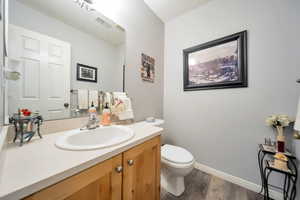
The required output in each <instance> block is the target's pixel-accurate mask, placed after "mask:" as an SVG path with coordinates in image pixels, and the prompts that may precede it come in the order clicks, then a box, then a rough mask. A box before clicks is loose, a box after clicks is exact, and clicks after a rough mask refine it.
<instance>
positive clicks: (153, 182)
mask: <svg viewBox="0 0 300 200" xmlns="http://www.w3.org/2000/svg"><path fill="white" fill-rule="evenodd" d="M127 127H129V128H131V129H132V130H133V131H134V132H135V136H134V137H133V138H132V139H130V140H129V141H127V142H125V143H122V144H119V145H116V146H112V147H107V148H103V149H95V150H89V151H69V150H63V149H60V148H57V147H56V146H55V145H54V144H55V141H56V140H57V139H58V138H59V137H61V135H62V134H63V133H62V132H60V133H54V134H49V135H45V137H44V138H43V139H41V140H39V139H36V140H33V141H32V142H31V143H29V144H27V145H24V146H23V147H18V146H15V145H8V147H7V148H6V149H5V151H6V160H5V162H4V166H3V170H2V172H1V174H0V175H1V176H3V180H6V182H2V183H1V184H0V199H1V200H2V199H3V200H5V199H25V200H47V199H48V200H52V199H55V200H59V199H68V200H77V199H78V200H79V199H95V200H97V199H99V200H121V199H123V200H132V199H143V200H147V199H149V200H159V199H160V160H161V158H160V146H161V143H160V135H161V132H162V130H163V129H162V128H159V127H154V126H151V125H148V124H146V123H145V122H139V123H135V124H132V125H128V126H127ZM21 155H24V156H21ZM16 157H17V158H18V161H16V159H15V158H16ZM16 163H19V164H16Z"/></svg>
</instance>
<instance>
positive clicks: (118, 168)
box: [116, 165, 123, 173]
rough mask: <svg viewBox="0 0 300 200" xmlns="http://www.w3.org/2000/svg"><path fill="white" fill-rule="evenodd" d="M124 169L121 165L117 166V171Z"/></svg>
mask: <svg viewBox="0 0 300 200" xmlns="http://www.w3.org/2000/svg"><path fill="white" fill-rule="evenodd" d="M122 171H123V167H122V166H121V165H120V166H118V167H116V172H118V173H121V172H122Z"/></svg>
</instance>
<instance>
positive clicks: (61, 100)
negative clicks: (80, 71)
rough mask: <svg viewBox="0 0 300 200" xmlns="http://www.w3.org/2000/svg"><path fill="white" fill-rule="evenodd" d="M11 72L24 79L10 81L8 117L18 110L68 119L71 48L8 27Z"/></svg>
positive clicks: (63, 43) (18, 28)
mask: <svg viewBox="0 0 300 200" xmlns="http://www.w3.org/2000/svg"><path fill="white" fill-rule="evenodd" d="M9 40H10V42H9V55H10V56H11V57H13V58H15V59H17V60H19V62H10V63H9V66H8V67H9V68H10V70H13V71H16V72H19V73H20V74H21V79H20V80H18V81H11V82H9V83H8V84H9V85H8V87H9V90H8V92H9V94H8V97H9V114H13V113H16V112H17V109H18V108H27V109H29V110H31V111H33V112H35V111H39V112H40V114H41V115H42V116H43V117H44V119H57V118H66V117H68V116H69V106H66V105H69V103H70V92H69V91H70V74H71V72H70V68H71V66H70V65H71V64H70V62H71V45H70V44H69V43H67V42H64V41H61V40H57V39H55V38H51V37H48V36H46V35H43V34H40V33H37V32H33V31H30V30H27V29H24V28H21V27H18V26H14V25H10V27H9Z"/></svg>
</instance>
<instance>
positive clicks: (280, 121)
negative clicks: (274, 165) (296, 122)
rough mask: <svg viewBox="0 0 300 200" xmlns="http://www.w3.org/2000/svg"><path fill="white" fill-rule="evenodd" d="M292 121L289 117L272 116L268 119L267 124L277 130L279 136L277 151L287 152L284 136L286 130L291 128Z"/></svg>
mask: <svg viewBox="0 0 300 200" xmlns="http://www.w3.org/2000/svg"><path fill="white" fill-rule="evenodd" d="M291 122H292V121H291V120H290V119H289V117H288V116H287V115H271V116H269V117H268V118H267V119H266V123H267V125H269V126H272V127H274V128H276V130H277V132H278V135H277V151H278V152H284V151H285V137H284V135H283V131H284V128H285V127H287V126H289V125H290V123H291Z"/></svg>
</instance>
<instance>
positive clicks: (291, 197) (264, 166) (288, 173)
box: [258, 144, 298, 200]
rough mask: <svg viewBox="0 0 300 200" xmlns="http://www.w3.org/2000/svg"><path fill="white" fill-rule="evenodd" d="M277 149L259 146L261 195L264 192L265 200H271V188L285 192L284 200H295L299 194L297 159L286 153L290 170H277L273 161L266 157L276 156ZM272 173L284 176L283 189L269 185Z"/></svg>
mask: <svg viewBox="0 0 300 200" xmlns="http://www.w3.org/2000/svg"><path fill="white" fill-rule="evenodd" d="M275 154H276V149H275V147H270V146H267V145H262V144H260V145H259V151H258V165H259V170H260V175H261V183H262V188H261V191H260V193H262V192H264V199H265V200H269V199H270V197H269V186H271V187H275V188H277V189H281V190H282V191H283V199H284V200H295V198H296V193H297V188H296V185H297V178H298V171H297V165H296V163H295V160H296V157H295V156H294V155H292V154H291V153H289V152H285V153H284V154H285V155H286V156H287V157H288V159H289V161H288V169H287V170H283V169H279V168H276V167H275V166H274V162H273V160H268V159H266V155H272V156H273V155H275ZM272 172H276V173H279V174H282V175H283V176H284V185H283V187H278V186H273V185H270V184H269V176H270V174H271V173H272Z"/></svg>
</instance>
